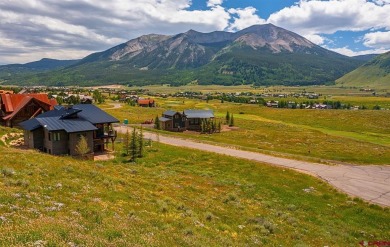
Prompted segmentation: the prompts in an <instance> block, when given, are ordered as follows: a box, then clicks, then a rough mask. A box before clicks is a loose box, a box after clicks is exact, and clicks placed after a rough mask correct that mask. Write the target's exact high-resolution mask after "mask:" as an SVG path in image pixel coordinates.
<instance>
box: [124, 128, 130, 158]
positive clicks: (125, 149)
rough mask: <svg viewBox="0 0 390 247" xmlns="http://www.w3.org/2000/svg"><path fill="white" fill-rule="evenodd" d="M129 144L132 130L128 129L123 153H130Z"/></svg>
mask: <svg viewBox="0 0 390 247" xmlns="http://www.w3.org/2000/svg"><path fill="white" fill-rule="evenodd" d="M129 144H130V132H129V129H127V130H126V134H125V137H124V138H123V155H126V156H127V155H129Z"/></svg>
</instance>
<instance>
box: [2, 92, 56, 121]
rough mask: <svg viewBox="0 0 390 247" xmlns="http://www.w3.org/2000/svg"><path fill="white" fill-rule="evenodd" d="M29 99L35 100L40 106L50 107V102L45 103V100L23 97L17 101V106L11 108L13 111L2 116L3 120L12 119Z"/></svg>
mask: <svg viewBox="0 0 390 247" xmlns="http://www.w3.org/2000/svg"><path fill="white" fill-rule="evenodd" d="M31 101H36V102H37V103H38V104H40V105H41V106H42V105H43V107H44V106H46V107H48V108H51V106H50V104H47V103H46V102H43V101H40V100H38V99H36V98H34V97H25V98H23V99H22V100H21V102H19V104H18V106H17V107H16V108H15V109H14V110H13V112H12V113H11V114H9V115H7V116H5V117H3V119H4V120H9V119H12V118H13V117H14V116H16V115H17V114H18V113H19V111H20V110H22V109H23V108H24V107H25V106H26V105H28V104H29V103H30V102H31Z"/></svg>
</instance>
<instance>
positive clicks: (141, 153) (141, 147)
mask: <svg viewBox="0 0 390 247" xmlns="http://www.w3.org/2000/svg"><path fill="white" fill-rule="evenodd" d="M143 156H144V131H143V129H142V126H141V130H140V131H139V132H138V158H142V157H143Z"/></svg>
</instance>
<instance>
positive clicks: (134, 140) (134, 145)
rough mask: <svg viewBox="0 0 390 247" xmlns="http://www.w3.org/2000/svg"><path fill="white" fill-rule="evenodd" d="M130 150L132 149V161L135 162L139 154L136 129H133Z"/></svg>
mask: <svg viewBox="0 0 390 247" xmlns="http://www.w3.org/2000/svg"><path fill="white" fill-rule="evenodd" d="M129 149H130V155H131V159H130V160H131V161H133V162H134V161H135V160H136V159H137V153H138V148H137V131H136V130H135V128H133V131H132V133H131V137H130V145H129Z"/></svg>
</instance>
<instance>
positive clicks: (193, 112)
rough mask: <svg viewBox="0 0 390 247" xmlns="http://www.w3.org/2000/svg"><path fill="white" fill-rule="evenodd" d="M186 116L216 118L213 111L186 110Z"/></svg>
mask: <svg viewBox="0 0 390 247" xmlns="http://www.w3.org/2000/svg"><path fill="white" fill-rule="evenodd" d="M184 115H186V117H187V118H214V112H213V111H212V110H185V111H184Z"/></svg>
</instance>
